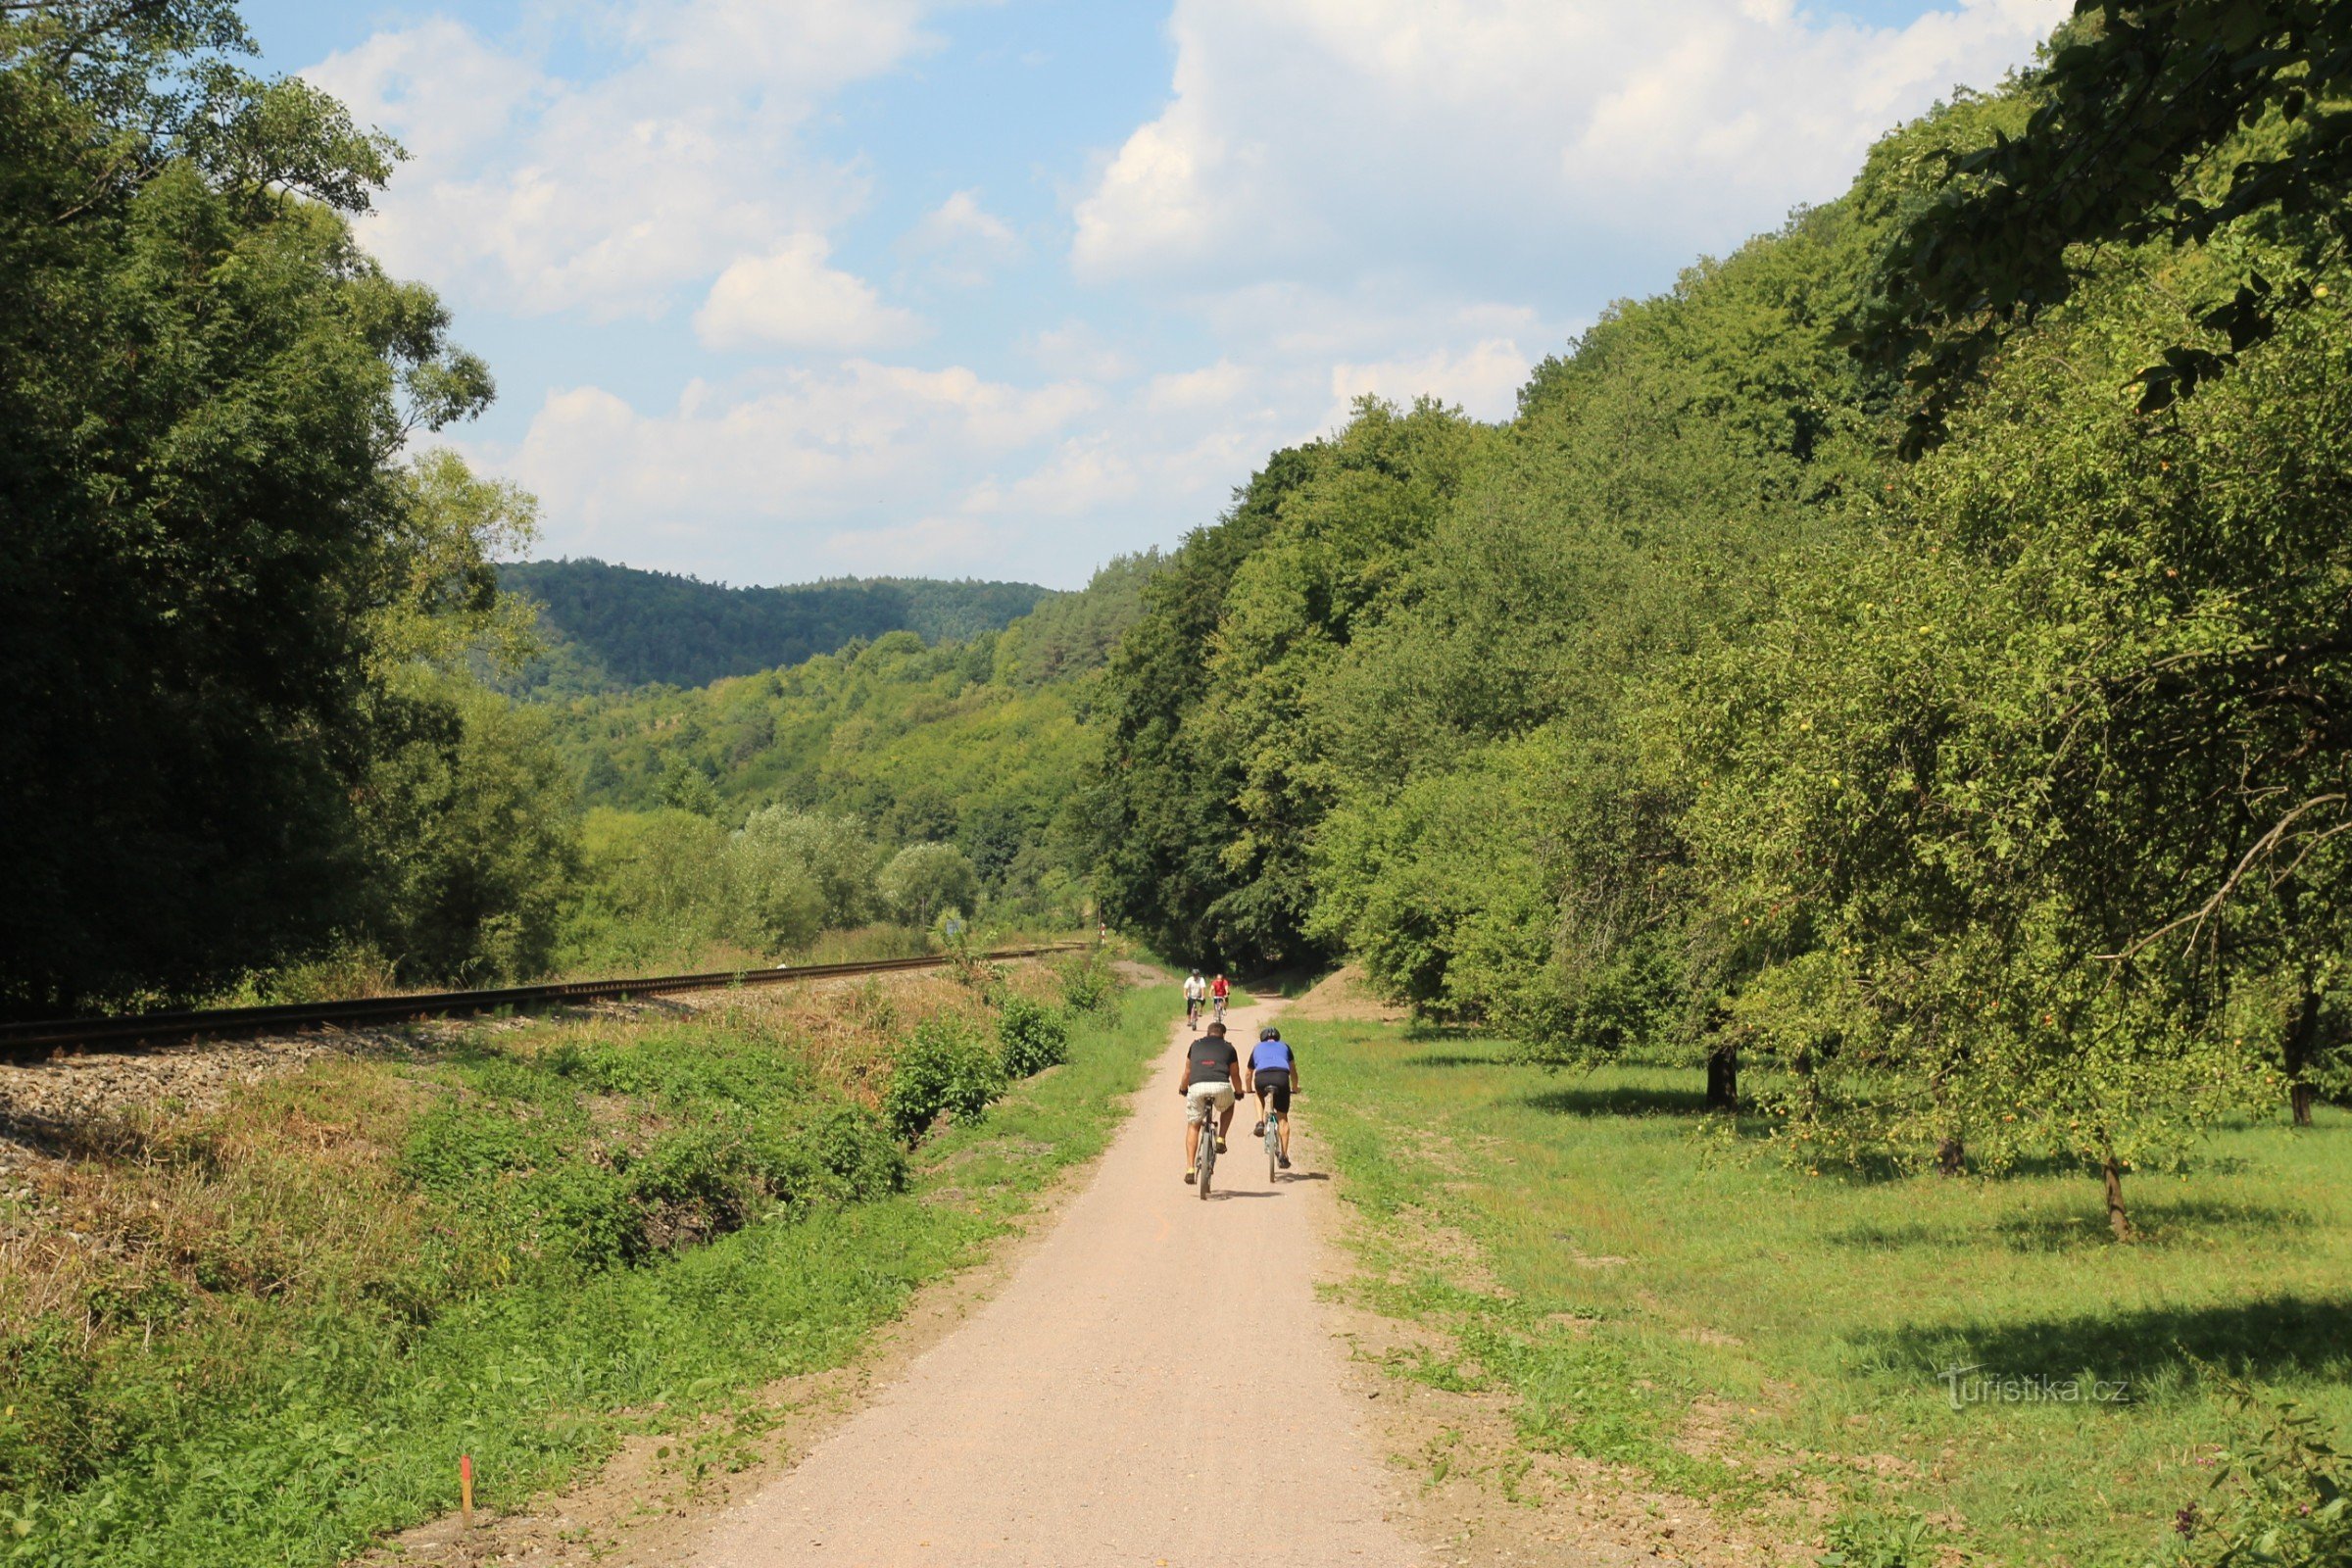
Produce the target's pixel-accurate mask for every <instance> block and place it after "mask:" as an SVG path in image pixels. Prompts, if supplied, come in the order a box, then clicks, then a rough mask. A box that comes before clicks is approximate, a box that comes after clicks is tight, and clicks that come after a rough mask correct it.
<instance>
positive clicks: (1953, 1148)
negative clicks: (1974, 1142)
mask: <svg viewBox="0 0 2352 1568" xmlns="http://www.w3.org/2000/svg"><path fill="white" fill-rule="evenodd" d="M1967 1169H1968V1146H1967V1145H1966V1144H1963V1143H1962V1142H1961V1141H1960V1138H1959V1135H1958V1134H1956V1133H1955V1134H1954V1135H1952V1136H1951V1137H1949V1138H1946V1139H1944V1140H1943V1141H1942V1142H1941V1143H1939V1144H1937V1145H1936V1175H1938V1176H1957V1175H1960V1174H1961V1173H1962V1172H1963V1171H1965V1170H1967Z"/></svg>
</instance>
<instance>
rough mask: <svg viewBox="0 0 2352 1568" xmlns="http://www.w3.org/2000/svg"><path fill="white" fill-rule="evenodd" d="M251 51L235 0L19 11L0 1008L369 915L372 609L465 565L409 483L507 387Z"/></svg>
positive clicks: (341, 142)
mask: <svg viewBox="0 0 2352 1568" xmlns="http://www.w3.org/2000/svg"><path fill="white" fill-rule="evenodd" d="M246 47H247V41H246V39H245V36H244V33H243V30H242V28H241V27H240V26H239V25H238V24H237V21H236V18H235V13H234V11H233V9H231V8H230V7H229V6H228V5H227V4H225V3H220V0H141V3H133V4H123V5H99V4H60V5H50V6H42V7H38V8H34V9H31V10H25V9H23V8H12V9H11V10H10V11H9V13H8V14H6V15H5V16H0V425H4V426H5V427H6V429H7V430H8V432H9V434H8V461H7V464H6V472H5V477H4V478H0V486H4V488H5V496H6V500H5V503H4V504H5V507H6V510H7V512H8V515H9V518H10V553H11V559H10V569H9V570H8V571H7V572H6V573H4V574H0V679H4V680H5V682H6V685H7V687H8V689H9V691H10V692H11V693H12V694H13V706H12V710H11V722H10V723H9V724H8V725H6V726H4V727H0V802H5V806H6V812H7V815H8V818H9V820H10V822H11V824H12V826H13V827H14V829H15V836H14V840H13V844H12V850H11V853H10V854H9V855H7V856H6V857H0V1006H6V1007H10V1008H17V1009H41V1010H48V1009H56V1008H63V1007H72V1006H79V1005H91V1004H93V1003H97V1002H101V1001H104V1000H107V999H110V998H122V997H125V996H129V995H131V994H134V993H143V992H154V991H162V992H167V993H174V994H186V993H189V992H193V991H197V990H200V989H202V988H204V987H206V986H208V985H211V984H215V983H218V982H220V981H221V980H222V979H224V978H226V977H227V976H229V975H231V974H233V973H236V972H238V971H241V970H245V969H249V968H252V967H255V966H257V965H262V964H266V963H269V962H270V961H272V960H274V959H276V958H279V957H282V956H290V955H294V954H298V953H300V952H302V951H304V950H306V949H309V948H314V947H317V946H319V945H321V944H324V943H326V942H328V941H330V940H332V939H333V938H334V937H335V935H336V934H337V933H338V932H340V931H345V930H348V928H349V927H350V926H351V925H352V924H353V923H354V921H355V919H356V918H357V916H358V914H359V911H358V910H357V909H355V907H354V906H355V890H357V889H359V888H362V887H364V885H365V881H366V874H367V871H366V843H365V835H364V833H363V831H362V828H361V825H360V823H359V821H358V818H357V815H356V813H355V811H354V809H353V802H354V800H355V797H356V796H357V795H358V793H360V792H362V791H363V790H364V788H365V781H366V779H367V777H368V771H369V769H370V767H371V766H372V765H373V762H374V760H375V758H376V757H377V756H378V755H379V754H380V751H381V749H382V746H383V744H384V740H385V737H384V735H383V732H382V730H381V729H380V727H379V722H378V721H379V716H380V708H379V705H378V703H377V701H376V697H377V693H378V692H379V690H380V687H379V685H378V681H377V677H376V674H375V671H377V670H378V669H380V667H381V662H380V660H379V658H378V653H379V650H378V649H377V647H376V644H375V638H376V636H377V635H378V632H379V631H380V630H381V629H382V628H383V626H384V625H385V621H384V619H383V617H382V614H381V613H382V612H383V611H384V610H385V609H386V608H387V607H389V606H391V605H393V604H395V603H396V602H397V601H399V600H400V599H401V598H402V596H403V594H404V593H405V592H407V590H408V588H409V587H410V586H411V585H412V584H413V581H414V578H415V575H416V572H417V563H418V562H419V561H420V560H421V559H424V558H427V557H431V556H433V555H434V554H435V553H436V552H437V551H439V550H440V549H441V548H442V547H443V546H445V545H447V544H449V543H450V542H451V540H450V537H449V536H448V535H446V534H444V533H439V532H437V531H436V530H437V529H439V528H440V527H441V523H442V519H439V518H437V517H436V516H435V515H433V514H432V513H431V511H430V509H429V508H425V507H422V506H420V505H419V503H418V498H417V477H416V474H415V472H414V471H413V470H410V469H407V468H404V466H403V465H402V462H401V456H402V453H403V451H404V449H405V447H406V444H407V442H408V441H409V439H410V437H411V436H412V434H413V433H414V432H415V431H416V430H417V429H418V428H420V427H438V426H440V425H443V424H445V423H447V422H449V421H450V420H452V419H455V418H460V417H466V416H467V415H469V414H471V413H472V412H474V411H475V410H477V409H478V408H479V407H481V406H482V404H483V403H484V402H486V401H487V399H488V397H489V395H490V383H489V378H488V376H487V374H486V373H485V372H484V371H483V369H482V368H481V366H480V364H479V363H478V362H477V361H474V360H473V359H471V358H470V357H468V356H466V355H464V354H461V353H459V352H458V351H456V350H455V349H453V348H452V347H451V346H450V344H449V342H448V339H447V328H448V319H447V316H446V314H445V313H444V312H443V310H442V309H441V307H440V305H439V303H438V302H437V301H436V300H435V299H434V298H433V296H432V295H431V294H430V293H429V292H427V291H425V290H423V289H421V288H417V287H415V286H413V285H404V284H399V283H396V282H394V281H392V280H390V279H388V278H386V277H385V276H384V275H383V274H382V272H381V270H379V269H377V268H376V267H375V266H374V264H373V263H372V262H370V261H369V260H368V258H367V257H366V256H365V255H364V254H363V253H362V252H360V251H359V250H358V249H357V248H356V246H355V245H354V244H353V242H352V239H351V235H350V231H349V228H348V226H347V224H346V221H345V215H346V214H348V213H352V212H356V211H360V210H362V209H364V208H365V207H366V206H367V204H368V195H369V192H370V191H371V190H372V189H373V188H374V187H375V186H376V185H378V184H380V183H381V181H382V180H383V178H384V176H385V173H386V172H387V170H388V168H389V160H390V158H391V156H392V155H393V152H394V149H393V148H392V147H391V145H390V144H389V143H388V142H386V141H384V140H383V139H382V138H380V137H375V136H370V135H366V134H362V133H360V132H357V131H355V130H354V129H353V127H352V126H351V124H350V123H349V121H348V119H347V118H346V117H345V116H344V115H343V113H342V111H341V109H340V108H339V107H338V106H336V105H335V104H334V103H333V102H332V101H331V100H329V99H326V98H324V97H323V96H321V95H319V93H317V92H316V91H315V90H314V89H311V88H309V87H307V86H305V85H304V84H302V83H301V82H299V81H290V80H289V81H275V82H271V81H263V80H259V79H257V78H255V77H253V76H252V75H250V74H248V73H245V72H243V71H242V70H241V69H239V68H238V67H237V66H236V65H235V63H234V61H235V56H236V55H237V54H238V53H239V52H240V51H242V50H244V49H245V48H246ZM479 544H480V541H479V540H476V541H475V545H474V548H476V549H477V550H478V547H479ZM459 554H460V555H463V554H465V549H464V548H461V549H460V551H459ZM444 561H445V564H447V560H446V558H444ZM457 575H458V576H460V577H463V576H464V575H466V569H464V568H461V569H460V570H459V571H458V572H457Z"/></svg>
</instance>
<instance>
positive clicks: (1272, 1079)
mask: <svg viewBox="0 0 2352 1568" xmlns="http://www.w3.org/2000/svg"><path fill="white" fill-rule="evenodd" d="M1298 1092H1299V1054H1298V1053H1297V1052H1295V1051H1293V1050H1292V1049H1291V1048H1290V1046H1289V1045H1288V1044H1287V1043H1285V1042H1284V1040H1283V1038H1282V1031H1281V1030H1280V1029H1278V1028H1276V1027H1275V1026H1274V1025H1272V1024H1270V1023H1269V1024H1261V1025H1260V1026H1259V1027H1258V1031H1257V1049H1256V1050H1255V1051H1252V1052H1250V1093H1251V1094H1253V1095H1255V1096H1257V1125H1256V1126H1255V1127H1253V1128H1251V1129H1250V1137H1252V1138H1263V1137H1265V1136H1266V1117H1267V1116H1268V1115H1269V1114H1270V1115H1272V1116H1273V1117H1274V1118H1275V1120H1277V1121H1279V1122H1280V1123H1281V1124H1282V1152H1281V1153H1280V1154H1279V1155H1277V1156H1276V1160H1275V1162H1276V1163H1277V1164H1279V1165H1280V1166H1281V1167H1282V1168H1283V1169H1284V1170H1289V1169H1290V1168H1291V1097H1292V1096H1293V1095H1295V1094H1297V1093H1298Z"/></svg>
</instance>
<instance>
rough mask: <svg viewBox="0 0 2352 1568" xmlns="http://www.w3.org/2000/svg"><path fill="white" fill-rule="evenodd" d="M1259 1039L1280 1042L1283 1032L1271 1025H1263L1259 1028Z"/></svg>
mask: <svg viewBox="0 0 2352 1568" xmlns="http://www.w3.org/2000/svg"><path fill="white" fill-rule="evenodd" d="M1257 1038H1258V1039H1260V1040H1280V1039H1281V1038H1282V1031H1281V1030H1279V1029H1277V1028H1275V1027H1274V1026H1273V1025H1272V1024H1270V1023H1261V1024H1259V1025H1258V1026H1257Z"/></svg>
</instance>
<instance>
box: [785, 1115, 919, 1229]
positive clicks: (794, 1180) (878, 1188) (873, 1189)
mask: <svg viewBox="0 0 2352 1568" xmlns="http://www.w3.org/2000/svg"><path fill="white" fill-rule="evenodd" d="M759 1164H760V1181H761V1183H762V1184H763V1185H764V1186H765V1187H766V1188H767V1191H768V1194H769V1196H770V1197H771V1198H772V1199H774V1200H775V1201H778V1202H781V1203H785V1204H788V1205H790V1206H791V1207H794V1208H796V1209H797V1208H802V1207H805V1206H809V1205H811V1204H819V1203H854V1202H860V1201H864V1200H867V1199H871V1198H882V1197H886V1196H887V1195H889V1194H891V1193H897V1192H903V1191H905V1190H906V1187H907V1156H906V1155H905V1154H904V1153H902V1152H900V1150H899V1146H898V1143H897V1141H896V1140H895V1139H893V1138H892V1137H891V1133H890V1128H889V1127H888V1126H887V1125H885V1124H884V1121H883V1119H882V1117H880V1116H879V1115H877V1114H875V1113H874V1112H873V1111H870V1110H868V1109H866V1108H865V1107H864V1106H862V1105H835V1106H830V1107H828V1108H826V1109H824V1110H823V1111H822V1112H821V1113H820V1114H818V1115H816V1116H814V1117H813V1118H811V1119H810V1120H809V1121H807V1122H805V1123H803V1124H801V1125H799V1126H794V1127H786V1128H780V1129H778V1131H777V1132H776V1134H775V1135H774V1138H773V1140H772V1142H770V1143H769V1144H768V1146H767V1147H766V1148H765V1149H763V1150H762V1151H761V1152H760V1160H759Z"/></svg>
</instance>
